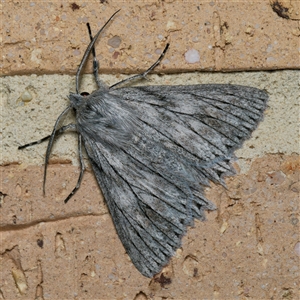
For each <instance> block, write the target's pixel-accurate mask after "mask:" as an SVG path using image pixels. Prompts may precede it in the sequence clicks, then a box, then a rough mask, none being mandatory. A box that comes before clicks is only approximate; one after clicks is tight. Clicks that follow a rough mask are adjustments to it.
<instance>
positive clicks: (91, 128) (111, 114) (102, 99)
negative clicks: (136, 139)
mask: <svg viewBox="0 0 300 300" xmlns="http://www.w3.org/2000/svg"><path fill="white" fill-rule="evenodd" d="M70 102H71V105H72V107H73V108H74V109H75V110H76V122H77V129H78V131H79V132H80V133H81V134H82V136H83V138H84V137H85V136H88V137H89V138H91V139H93V140H95V141H98V142H101V143H106V144H118V145H120V144H123V143H127V142H129V140H130V138H131V136H132V132H133V129H134V127H135V126H134V123H135V117H134V112H133V111H132V110H131V109H130V107H128V106H127V105H126V104H125V103H124V101H123V100H122V99H121V98H119V97H118V96H115V95H112V94H110V93H109V91H103V90H98V91H95V92H94V93H92V94H91V95H88V96H81V95H77V94H71V95H70Z"/></svg>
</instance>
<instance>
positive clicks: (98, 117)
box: [19, 11, 268, 277]
mask: <svg viewBox="0 0 300 300" xmlns="http://www.w3.org/2000/svg"><path fill="white" fill-rule="evenodd" d="M117 12H118V11H117ZM117 12H115V13H114V14H113V15H112V16H111V17H110V19H109V20H108V21H107V22H106V23H105V25H104V26H103V27H102V28H101V29H100V30H99V31H98V33H97V34H96V35H95V36H94V37H93V36H92V33H91V30H90V27H89V26H88V28H89V35H90V39H91V41H90V43H89V45H88V47H87V49H86V51H85V53H84V55H83V58H82V60H81V63H80V65H79V67H78V71H77V74H76V93H71V94H70V95H69V99H70V104H69V106H68V107H67V108H66V109H65V110H64V111H63V112H62V113H61V114H60V116H59V117H58V118H57V121H56V123H55V125H54V128H53V131H52V134H51V135H49V136H47V137H45V138H43V139H41V140H40V141H37V142H33V143H30V144H27V145H24V146H20V147H19V149H22V148H25V147H28V146H31V145H33V144H38V143H40V142H42V141H45V140H47V139H49V143H48V147H47V152H46V157H45V170H44V184H43V190H44V192H45V181H46V170H47V164H48V161H49V156H50V152H51V147H52V145H53V142H54V139H55V137H56V136H58V135H59V134H62V133H63V132H65V131H66V130H74V131H76V132H77V133H78V152H79V161H80V175H79V179H78V182H77V185H76V187H75V188H74V189H73V191H72V192H71V193H70V195H69V196H68V197H67V198H66V200H65V202H67V201H68V200H69V199H70V198H71V197H72V195H73V194H74V193H75V192H76V191H77V190H78V188H79V186H80V183H81V180H82V176H83V173H84V170H85V166H84V161H83V156H82V147H84V148H85V150H86V153H87V155H88V158H89V160H90V162H91V166H92V169H93V171H94V174H95V177H96V179H97V182H98V184H99V187H100V189H101V190H102V192H103V195H104V198H105V201H106V203H107V206H108V209H109V212H110V214H111V217H112V219H113V222H114V225H115V228H116V231H117V233H118V235H119V238H120V240H121V241H122V243H123V245H124V247H125V249H126V251H127V253H128V255H129V256H130V258H131V261H132V262H133V264H134V265H135V267H136V268H137V269H138V270H139V271H140V273H141V274H143V275H144V276H147V277H152V276H153V275H155V274H157V273H159V272H160V271H161V269H162V268H163V267H164V266H165V265H166V264H167V263H168V262H169V260H170V258H171V257H172V255H173V254H174V252H175V251H176V250H177V249H178V248H179V247H180V245H181V239H182V237H183V236H184V235H185V233H186V231H187V228H188V226H192V225H193V221H194V219H199V220H204V219H205V211H206V210H213V209H215V205H214V204H213V203H212V202H210V201H209V200H208V199H206V198H205V195H204V188H205V187H206V186H209V182H210V181H212V182H215V183H219V184H222V185H224V186H225V182H224V177H225V176H230V175H234V174H235V171H234V169H233V167H232V165H231V160H232V159H233V158H234V151H235V150H236V149H238V148H240V147H241V145H242V143H243V142H244V141H245V140H246V139H248V138H249V137H250V136H251V133H252V132H253V131H254V130H255V129H256V127H257V125H258V123H259V122H260V121H261V120H262V118H263V113H264V110H265V108H266V104H267V100H268V95H267V93H266V92H265V91H263V90H259V89H257V88H253V87H248V86H240V85H230V84H199V85H178V86H168V85H166V86H138V87H134V86H129V87H126V86H125V87H124V86H123V85H127V84H128V83H130V82H132V80H138V79H143V78H145V76H146V75H147V74H148V73H149V72H150V71H152V70H153V69H154V68H155V67H156V66H157V65H158V64H159V63H160V62H161V60H162V59H163V57H164V55H165V53H166V51H167V49H168V46H169V45H168V44H167V46H166V48H165V50H164V51H163V52H162V54H161V55H160V57H159V59H158V60H157V61H156V62H155V63H154V64H153V65H152V66H151V67H150V68H149V69H148V70H147V71H145V72H144V73H143V74H140V75H135V76H133V77H130V78H128V79H125V80H123V81H121V82H118V83H116V84H114V85H112V86H110V87H108V86H106V85H105V84H104V83H102V82H101V81H100V79H99V77H98V68H99V64H98V61H97V59H96V53H95V48H94V44H95V42H96V40H97V38H98V37H99V35H100V33H101V32H102V31H103V29H104V28H105V27H106V25H107V24H108V23H109V22H110V21H111V19H112V18H113V17H114V15H115V14H116V13H117ZM91 52H92V54H93V74H94V77H95V80H96V83H97V85H98V89H97V90H96V91H94V92H93V93H92V94H90V95H89V94H85V93H81V94H80V93H79V76H80V73H81V70H82V68H83V65H84V64H85V63H86V60H87V58H88V56H89V55H90V53H91ZM121 85H122V86H123V87H120V86H121ZM70 110H74V111H75V115H76V122H75V124H68V125H65V126H62V127H61V128H58V124H59V122H60V120H61V119H62V118H63V117H64V116H65V115H66V114H67V113H68V112H69V111H70Z"/></svg>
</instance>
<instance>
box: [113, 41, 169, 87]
mask: <svg viewBox="0 0 300 300" xmlns="http://www.w3.org/2000/svg"><path fill="white" fill-rule="evenodd" d="M169 45H170V44H167V45H166V47H165V49H164V51H163V52H162V53H161V55H160V57H159V58H158V60H157V61H156V62H155V63H154V64H153V65H152V66H151V67H150V68H149V69H148V70H146V71H145V72H144V73H142V74H138V75H134V76H132V77H129V78H127V79H124V80H122V81H120V82H117V83H115V84H113V85H112V86H110V87H109V88H110V89H112V88H115V87H116V86H119V85H121V84H124V83H126V82H129V81H132V80H136V79H145V77H146V75H147V74H148V73H149V72H151V71H152V70H153V69H154V68H155V67H156V66H157V65H158V64H159V63H160V62H161V61H162V59H163V57H164V56H165V54H166V52H167V50H168V48H169Z"/></svg>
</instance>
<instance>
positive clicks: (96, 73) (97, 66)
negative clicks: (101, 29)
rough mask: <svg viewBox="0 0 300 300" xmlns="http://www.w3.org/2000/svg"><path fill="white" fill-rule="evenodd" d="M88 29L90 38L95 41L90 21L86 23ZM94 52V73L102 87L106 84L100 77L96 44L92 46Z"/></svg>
mask: <svg viewBox="0 0 300 300" xmlns="http://www.w3.org/2000/svg"><path fill="white" fill-rule="evenodd" d="M86 26H87V28H88V31H89V36H90V40H91V42H92V41H93V35H92V30H91V27H90V23H87V24H86ZM92 53H93V74H94V77H95V80H96V83H97V85H98V87H99V88H101V87H102V86H103V85H104V84H103V82H102V81H101V80H100V78H99V74H98V73H99V61H98V60H97V58H96V50H95V46H93V48H92Z"/></svg>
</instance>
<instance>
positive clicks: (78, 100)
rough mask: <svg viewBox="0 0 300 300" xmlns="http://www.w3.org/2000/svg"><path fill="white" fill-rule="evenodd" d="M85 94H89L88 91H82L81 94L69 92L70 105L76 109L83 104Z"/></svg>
mask: <svg viewBox="0 0 300 300" xmlns="http://www.w3.org/2000/svg"><path fill="white" fill-rule="evenodd" d="M87 96H89V93H87V92H83V93H81V94H73V93H71V94H70V96H69V99H70V102H71V106H72V107H73V108H74V109H75V110H77V109H78V108H79V107H80V106H81V105H82V104H83V102H84V101H86V97H87Z"/></svg>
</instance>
